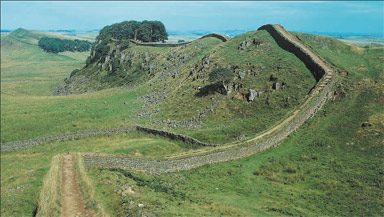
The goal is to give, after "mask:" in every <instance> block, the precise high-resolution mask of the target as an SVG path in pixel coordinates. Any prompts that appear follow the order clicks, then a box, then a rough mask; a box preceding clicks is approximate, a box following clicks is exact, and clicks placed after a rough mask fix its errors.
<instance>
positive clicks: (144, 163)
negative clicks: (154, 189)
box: [83, 25, 338, 173]
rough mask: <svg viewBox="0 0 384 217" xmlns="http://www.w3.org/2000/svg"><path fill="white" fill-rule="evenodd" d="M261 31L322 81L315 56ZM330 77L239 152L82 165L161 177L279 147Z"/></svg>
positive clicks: (316, 103)
mask: <svg viewBox="0 0 384 217" xmlns="http://www.w3.org/2000/svg"><path fill="white" fill-rule="evenodd" d="M261 29H265V30H266V31H268V32H269V33H270V34H271V35H274V36H273V37H274V39H275V40H276V41H277V42H278V43H279V44H281V46H284V47H285V49H287V50H288V51H289V52H292V53H294V54H296V55H297V56H298V57H299V58H300V60H302V61H303V62H305V63H306V65H307V66H308V67H312V68H310V70H311V71H312V72H313V73H314V75H315V76H317V80H320V79H321V78H322V76H323V75H324V74H325V72H326V70H325V69H323V68H322V66H321V65H320V64H319V63H317V62H316V61H314V60H313V59H312V58H311V57H310V56H311V55H315V54H313V53H312V54H309V53H306V52H305V50H304V49H303V48H298V47H297V46H296V45H295V44H294V43H293V42H291V41H290V40H289V39H287V38H285V37H284V36H282V34H280V33H279V32H278V30H276V29H275V28H274V26H272V25H268V26H264V27H262V28H261ZM319 67H320V68H319ZM331 75H332V76H331V77H330V78H329V79H325V80H324V81H322V84H321V85H317V86H316V88H315V89H317V91H314V92H313V93H316V94H314V95H313V97H312V99H311V100H310V101H309V102H308V103H307V104H305V105H303V107H302V108H301V111H299V113H298V114H297V115H296V116H294V117H293V119H292V120H290V121H289V122H288V123H287V124H285V125H284V126H282V127H281V128H278V129H277V130H276V131H275V132H273V133H272V134H271V135H268V136H266V138H263V139H264V140H263V141H262V142H253V143H251V144H247V145H245V146H243V147H240V148H234V149H229V150H224V151H220V152H214V153H210V154H205V155H200V156H192V157H186V158H182V159H176V160H162V161H156V160H147V159H134V158H124V157H114V156H101V155H93V154H83V163H84V165H85V166H87V167H104V168H121V169H133V170H139V171H146V172H151V173H162V172H172V171H180V170H188V169H192V168H196V167H200V166H203V165H207V164H213V163H220V162H226V161H231V160H236V159H240V158H244V157H248V156H251V155H254V154H256V153H258V152H261V151H263V150H266V149H268V148H270V147H273V146H277V145H278V144H280V143H281V142H282V141H283V140H284V139H285V138H286V137H287V136H288V135H289V134H291V133H292V132H294V131H295V130H297V129H298V128H299V127H300V126H301V125H302V124H303V123H304V122H305V121H306V120H307V119H309V118H311V117H313V116H314V115H315V114H316V112H317V111H319V110H320V109H321V107H322V106H323V105H324V104H325V102H326V101H327V100H328V99H329V98H330V97H331V96H332V94H333V88H334V87H335V84H336V83H337V81H338V77H337V76H336V75H335V73H331Z"/></svg>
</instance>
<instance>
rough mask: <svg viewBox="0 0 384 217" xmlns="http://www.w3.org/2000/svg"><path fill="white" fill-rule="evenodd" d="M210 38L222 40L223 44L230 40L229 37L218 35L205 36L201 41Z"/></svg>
mask: <svg viewBox="0 0 384 217" xmlns="http://www.w3.org/2000/svg"><path fill="white" fill-rule="evenodd" d="M208 37H214V38H217V39H220V40H221V41H222V42H227V41H228V40H229V39H230V38H229V37H228V36H225V35H221V34H217V33H211V34H207V35H203V36H201V37H200V38H199V39H203V38H208Z"/></svg>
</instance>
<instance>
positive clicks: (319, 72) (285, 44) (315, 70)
mask: <svg viewBox="0 0 384 217" xmlns="http://www.w3.org/2000/svg"><path fill="white" fill-rule="evenodd" d="M258 30H266V31H268V32H269V34H271V36H272V37H273V38H274V39H275V41H276V42H277V44H278V45H279V46H280V47H281V48H283V49H284V50H286V51H288V52H291V53H293V54H295V55H296V56H297V57H298V58H299V59H300V60H301V61H302V62H303V63H304V64H305V66H306V67H307V68H308V69H309V71H311V73H312V74H313V76H314V77H315V79H316V81H319V80H320V79H321V78H322V77H323V75H324V74H325V73H326V71H325V69H323V68H322V67H321V66H320V65H319V64H318V63H316V62H315V61H313V60H312V58H311V57H310V55H309V54H308V53H306V52H305V51H304V50H303V49H301V48H300V47H298V46H296V45H295V44H293V43H291V42H290V41H289V40H288V39H286V38H285V37H284V36H282V35H281V33H280V32H279V31H278V30H276V29H275V28H274V26H273V25H270V24H268V25H264V26H261V27H260V28H259V29H258Z"/></svg>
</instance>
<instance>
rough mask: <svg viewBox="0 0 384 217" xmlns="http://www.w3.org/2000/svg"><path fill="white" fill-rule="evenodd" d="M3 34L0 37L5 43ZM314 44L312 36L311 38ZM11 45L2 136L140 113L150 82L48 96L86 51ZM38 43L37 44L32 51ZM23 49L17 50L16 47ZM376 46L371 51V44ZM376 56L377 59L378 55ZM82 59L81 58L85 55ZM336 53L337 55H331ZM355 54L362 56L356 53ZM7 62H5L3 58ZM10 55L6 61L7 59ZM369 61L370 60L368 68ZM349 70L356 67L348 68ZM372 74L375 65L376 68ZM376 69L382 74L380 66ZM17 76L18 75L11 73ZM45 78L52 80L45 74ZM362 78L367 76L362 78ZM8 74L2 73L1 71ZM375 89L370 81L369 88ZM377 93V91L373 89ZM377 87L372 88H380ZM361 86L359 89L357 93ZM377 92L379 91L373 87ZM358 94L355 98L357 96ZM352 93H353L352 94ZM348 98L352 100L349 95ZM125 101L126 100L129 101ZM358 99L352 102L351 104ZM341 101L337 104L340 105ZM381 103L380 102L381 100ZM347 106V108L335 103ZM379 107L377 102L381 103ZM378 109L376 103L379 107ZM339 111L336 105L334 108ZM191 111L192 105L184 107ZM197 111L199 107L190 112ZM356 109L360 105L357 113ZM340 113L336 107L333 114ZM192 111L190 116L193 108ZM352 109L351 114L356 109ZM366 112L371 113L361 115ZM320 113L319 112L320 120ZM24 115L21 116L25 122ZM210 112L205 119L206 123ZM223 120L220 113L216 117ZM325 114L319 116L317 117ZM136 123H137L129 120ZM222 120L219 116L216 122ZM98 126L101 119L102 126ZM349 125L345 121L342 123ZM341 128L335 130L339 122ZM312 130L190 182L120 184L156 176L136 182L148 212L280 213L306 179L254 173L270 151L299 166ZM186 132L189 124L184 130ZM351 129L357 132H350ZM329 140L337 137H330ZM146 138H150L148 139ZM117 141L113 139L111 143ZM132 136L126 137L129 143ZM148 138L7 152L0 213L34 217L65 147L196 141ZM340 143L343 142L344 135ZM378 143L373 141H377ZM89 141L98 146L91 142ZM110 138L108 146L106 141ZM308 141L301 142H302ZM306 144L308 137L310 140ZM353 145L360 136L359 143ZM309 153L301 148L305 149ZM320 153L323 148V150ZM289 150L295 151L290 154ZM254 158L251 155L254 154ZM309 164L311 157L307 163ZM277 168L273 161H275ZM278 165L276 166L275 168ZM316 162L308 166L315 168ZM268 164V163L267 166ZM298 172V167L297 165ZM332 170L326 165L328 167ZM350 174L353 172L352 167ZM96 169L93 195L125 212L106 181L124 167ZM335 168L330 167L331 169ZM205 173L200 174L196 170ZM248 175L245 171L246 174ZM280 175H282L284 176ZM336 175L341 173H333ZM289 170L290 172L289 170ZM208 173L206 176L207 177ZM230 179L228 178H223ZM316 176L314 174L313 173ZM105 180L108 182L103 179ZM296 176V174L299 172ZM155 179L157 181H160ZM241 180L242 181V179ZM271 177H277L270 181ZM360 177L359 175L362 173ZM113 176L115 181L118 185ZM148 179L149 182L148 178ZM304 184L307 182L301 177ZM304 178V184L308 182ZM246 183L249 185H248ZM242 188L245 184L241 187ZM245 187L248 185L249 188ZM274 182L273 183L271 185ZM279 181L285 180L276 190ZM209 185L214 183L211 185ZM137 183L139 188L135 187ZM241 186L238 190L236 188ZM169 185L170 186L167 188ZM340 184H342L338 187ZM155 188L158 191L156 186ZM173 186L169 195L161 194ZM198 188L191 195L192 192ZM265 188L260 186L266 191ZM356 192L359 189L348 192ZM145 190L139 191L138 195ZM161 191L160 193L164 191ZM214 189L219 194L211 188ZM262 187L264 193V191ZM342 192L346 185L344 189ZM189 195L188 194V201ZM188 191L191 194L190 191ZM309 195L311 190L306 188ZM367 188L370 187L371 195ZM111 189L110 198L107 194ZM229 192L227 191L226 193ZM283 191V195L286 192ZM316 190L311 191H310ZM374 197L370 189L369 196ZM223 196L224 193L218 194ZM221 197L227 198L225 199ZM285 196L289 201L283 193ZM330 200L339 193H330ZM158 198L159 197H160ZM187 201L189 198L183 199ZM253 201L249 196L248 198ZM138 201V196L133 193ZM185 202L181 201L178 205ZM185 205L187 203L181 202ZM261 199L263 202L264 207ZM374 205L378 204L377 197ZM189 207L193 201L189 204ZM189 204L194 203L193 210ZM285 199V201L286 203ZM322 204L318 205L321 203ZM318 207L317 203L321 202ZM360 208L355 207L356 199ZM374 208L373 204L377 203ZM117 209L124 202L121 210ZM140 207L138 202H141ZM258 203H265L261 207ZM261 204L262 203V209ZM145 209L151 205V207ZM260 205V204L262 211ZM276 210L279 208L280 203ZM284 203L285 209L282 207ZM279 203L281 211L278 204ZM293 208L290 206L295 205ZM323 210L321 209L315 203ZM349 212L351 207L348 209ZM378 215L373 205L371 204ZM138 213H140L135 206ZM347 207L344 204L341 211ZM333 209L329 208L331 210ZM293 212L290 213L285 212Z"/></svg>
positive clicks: (111, 148)
mask: <svg viewBox="0 0 384 217" xmlns="http://www.w3.org/2000/svg"><path fill="white" fill-rule="evenodd" d="M4 38H5V37H2V41H3V39H4ZM310 43H313V42H310ZM13 46H18V47H19V48H18V49H16V50H15V49H13V50H15V53H14V54H13V56H12V53H9V52H11V51H10V50H8V51H7V52H4V51H6V49H5V48H6V46H2V66H1V67H2V76H3V75H5V78H4V79H6V80H12V82H3V83H2V85H1V88H2V90H1V95H2V103H1V110H2V112H1V121H2V127H1V139H2V142H4V141H14V140H20V139H28V138H36V137H41V136H46V135H52V134H56V133H64V132H69V131H77V130H80V129H89V128H101V127H117V126H122V125H127V120H131V118H132V117H133V115H134V114H135V113H137V112H138V109H139V108H140V105H141V103H135V104H134V103H133V101H134V99H135V98H136V96H137V95H139V94H143V93H144V92H146V91H148V86H149V85H144V86H142V87H140V88H139V89H136V90H132V91H122V90H116V89H111V90H104V91H100V92H94V93H87V94H83V95H71V96H65V97H53V96H50V88H51V87H52V86H53V85H54V84H56V83H57V81H56V79H63V78H64V77H66V76H68V74H69V72H70V71H72V70H73V69H74V68H79V67H81V66H82V64H83V62H84V59H85V57H86V55H87V54H84V56H82V55H81V54H79V53H67V54H63V56H51V55H48V54H46V53H44V52H42V51H41V50H36V49H34V48H36V46H28V44H25V43H24V44H21V43H20V41H18V42H17V43H16V42H15V44H14V45H13ZM32 48H33V49H32ZM16 51H17V52H19V55H18V54H17V52H16ZM368 51H371V49H368ZM203 54H204V52H202V53H201V54H199V55H200V56H199V57H197V58H201V57H202V55H203ZM379 54H380V50H379V52H377V53H376V54H374V53H373V54H371V55H370V56H367V62H364V63H362V64H363V65H362V66H363V67H359V68H357V69H358V70H360V71H356V73H354V74H361V75H364V74H363V72H364V69H365V68H364V67H368V65H367V63H368V62H369V63H372V64H377V60H376V59H379V60H380V58H382V56H380V55H379ZM7 55H9V56H11V57H10V58H5V57H6V56H7ZM22 55H25V58H27V59H28V58H29V60H30V61H23V59H22V58H20V59H17V58H18V56H22ZM333 55H334V57H335V60H338V59H337V57H338V55H337V54H333ZM377 56H378V58H377ZM82 58H83V59H82ZM332 58H333V57H332ZM356 58H358V56H356ZM3 61H5V62H3ZM6 61H8V62H6ZM351 64H353V63H352V62H349V61H345V65H341V67H344V68H346V67H350V66H351V67H352V65H351ZM370 67H371V66H370ZM351 73H352V72H351ZM354 74H353V73H352V75H354ZM373 74H375V73H374V70H373ZM376 74H379V73H377V72H376ZM12 75H14V77H12ZM377 77H378V76H376V75H374V76H373V77H372V78H377ZM47 78H48V79H47ZM363 78H364V76H363ZM360 79H361V77H358V76H351V79H350V80H351V82H352V81H353V82H355V80H360ZM2 80H3V77H2ZM19 80H34V82H29V81H28V82H27V81H19ZM369 87H370V86H369ZM375 91H376V90H375ZM375 91H374V92H375ZM359 92H360V90H359V91H358V92H356V94H357V93H359ZM368 95H369V96H375V94H368ZM376 95H377V91H376ZM353 97H355V96H353ZM353 97H352V98H350V99H353ZM362 98H363V99H365V100H367V101H365V102H367V103H368V102H369V101H370V100H373V98H367V97H365V96H362ZM348 99H349V98H348ZM123 102H128V103H127V104H124V103H123ZM344 104H345V105H349V104H351V101H348V100H347V101H345V103H344ZM354 105H355V104H354ZM335 106H337V105H335ZM377 106H380V105H377ZM338 108H342V107H338ZM379 108H380V107H379ZM376 109H378V108H376ZM336 110H337V109H336ZM187 111H192V110H187ZM193 111H194V110H193ZM358 111H359V110H356V112H358ZM334 113H335V114H334V115H336V112H334ZM190 114H192V113H191V112H190ZM351 114H353V113H351ZM364 117H366V116H364ZM319 118H320V117H316V119H315V120H317V119H319ZM341 118H345V117H344V116H341V115H339V116H337V115H336V116H335V117H333V118H332V119H327V120H328V122H329V123H331V122H332V121H335V120H338V119H341ZM20 119H22V120H23V122H21V121H20ZM210 119H211V118H207V120H206V121H207V123H209V120H210ZM219 120H220V119H218V121H219ZM320 120H322V119H321V118H320ZM345 120H346V121H347V122H348V121H349V122H351V123H352V122H353V123H354V121H356V120H352V119H351V120H350V119H347V118H346V119H345ZM323 122H324V121H321V123H319V124H318V125H316V126H318V127H317V129H323V128H324V129H327V128H326V127H327V126H328V125H325V124H324V123H323ZM130 123H131V124H133V123H134V122H130ZM217 123H219V122H217ZM100 125H102V126H101V127H100ZM342 126H345V125H342ZM335 129H336V128H335ZM312 130H313V129H312V128H309V129H307V131H303V132H307V133H303V132H302V131H300V132H299V133H298V136H297V135H296V136H293V138H296V140H288V141H287V142H286V143H284V144H287V145H282V146H281V147H280V148H277V149H273V150H270V151H268V152H265V153H262V154H260V155H257V156H254V157H251V158H247V159H243V160H241V161H234V162H231V163H226V164H220V165H214V166H210V167H204V168H201V169H198V170H192V171H190V172H183V173H180V174H179V175H180V176H182V177H184V178H185V179H186V180H189V181H188V182H187V183H186V184H185V183H184V184H183V182H184V181H180V182H181V183H178V182H177V180H178V179H175V177H173V176H171V177H170V178H169V177H168V178H167V176H161V177H149V176H143V175H142V174H135V176H137V177H139V178H140V179H138V178H135V179H136V181H134V182H133V181H132V180H131V179H127V180H125V179H122V180H120V181H121V182H125V181H127V182H132V184H135V182H139V183H141V184H140V185H141V186H145V185H147V184H148V182H146V180H152V179H154V180H153V184H151V186H149V188H148V187H143V188H141V187H137V189H139V190H138V192H139V194H136V195H135V197H136V196H137V198H138V199H139V200H143V201H145V205H146V207H147V208H148V210H149V211H151V212H152V211H153V210H152V208H154V207H156V206H161V207H163V205H162V204H166V203H167V204H169V206H168V207H169V208H167V209H166V210H164V208H158V209H159V210H162V212H163V213H180V212H181V211H182V209H181V208H180V206H181V207H182V208H185V212H186V213H191V214H192V213H201V214H204V213H212V214H216V215H220V213H224V214H228V215H230V214H236V213H238V214H241V215H243V214H246V213H247V212H248V213H250V214H252V213H256V214H257V213H260V214H265V215H266V214H268V213H269V214H271V215H275V214H276V213H275V212H273V210H276V209H277V208H276V207H273V206H272V201H281V204H283V205H284V206H285V203H286V200H288V199H289V198H290V196H289V193H287V192H290V191H296V189H297V192H300V189H302V185H293V184H291V185H289V186H287V184H282V183H281V181H279V180H280V179H281V178H279V179H277V181H273V178H272V179H271V178H270V177H269V176H270V175H269V174H261V175H259V176H255V175H253V174H252V173H253V172H255V171H257V170H258V168H260V167H259V165H266V166H268V164H270V163H271V162H270V159H268V157H270V156H274V157H279V156H283V155H284V156H285V155H288V156H289V157H288V158H287V159H282V161H288V162H291V161H292V162H291V164H293V165H294V166H297V165H299V164H298V163H297V162H296V161H297V160H295V158H294V156H295V154H296V155H298V154H300V153H302V152H301V151H302V148H303V147H305V146H304V145H305V143H304V145H303V146H300V145H297V143H299V142H298V141H302V140H306V138H307V140H309V139H312V138H313V137H314V136H313V135H314V134H313V131H312ZM180 131H181V132H184V131H185V130H180ZM352 132H353V131H352ZM210 133H212V132H209V131H207V133H206V134H205V135H209V134H210ZM322 135H323V136H322V137H324V138H326V137H328V136H340V137H341V138H344V135H343V134H338V135H334V134H326V133H323V132H322ZM331 138H332V137H331ZM143 139H146V138H143ZM359 139H360V138H357V139H356V141H360V140H359ZM111 141H113V142H111ZM127 141H129V142H127ZM152 141H153V143H152V142H151V143H150V144H148V145H146V146H141V144H142V143H141V142H139V141H137V138H131V137H130V136H129V135H128V136H116V137H96V138H94V139H90V138H89V139H82V140H76V141H67V142H64V143H51V144H48V145H43V146H40V147H36V148H33V149H29V150H25V151H18V152H14V153H9V154H3V153H2V156H1V169H2V172H1V173H2V175H1V186H2V192H1V193H2V197H1V202H2V203H1V206H2V209H1V210H2V214H3V215H12V216H21V215H24V216H25V215H31V214H32V212H33V211H34V209H35V207H36V201H37V198H38V194H39V188H40V187H41V184H42V180H43V177H44V175H45V174H46V172H47V171H48V169H49V168H48V165H49V162H50V161H51V159H52V157H53V155H55V154H57V153H63V152H68V151H92V152H102V153H117V154H127V153H128V154H130V155H134V154H135V153H136V152H140V154H141V155H143V156H147V157H153V158H158V157H161V156H163V155H166V154H169V153H171V152H172V153H173V152H179V151H185V150H188V149H190V148H193V147H183V146H180V145H179V144H174V143H173V144H170V143H169V142H167V141H162V140H161V139H160V141H159V140H158V139H156V138H155V139H154V140H152ZM340 141H341V140H340ZM374 141H376V140H374ZM89 144H95V145H93V146H90V145H89ZM105 144H108V145H105ZM301 144H303V143H301ZM308 144H309V143H308ZM355 144H356V142H355ZM303 153H304V152H303ZM321 153H322V152H320V155H321ZM289 154H291V155H292V154H293V155H292V156H291V155H289ZM339 154H340V152H334V153H330V156H331V157H332V156H333V157H334V158H341V157H340V155H339ZM366 156H367V155H358V156H356V155H355V154H354V153H353V152H352V153H351V158H352V157H355V158H357V159H359V160H360V161H358V162H363V161H365V160H366V159H367V157H366ZM252 159H253V160H252ZM238 162H244V165H243V166H242V167H241V168H243V167H244V168H245V169H239V168H238V167H237V165H239V163H238ZM320 162H321V163H325V165H329V163H328V161H326V160H325V161H314V165H312V166H313V167H315V168H316V166H317V165H318V164H320ZM343 162H344V161H342V166H346V167H347V166H348V164H347V162H345V163H343ZM366 163H367V165H369V166H371V167H374V166H372V165H374V164H375V163H377V160H376V158H372V161H371V162H369V161H366ZM306 164H307V163H306ZM275 166H276V165H275ZM275 166H273V167H275ZM312 166H311V167H312ZM232 167H233V168H235V169H231V171H230V172H229V173H228V171H226V170H225V169H226V168H227V169H228V168H232ZM267 168H268V167H267ZM293 170H294V169H293ZM196 171H199V173H197V175H194V173H196ZM284 171H285V168H282V169H280V170H278V171H277V172H276V173H277V175H275V176H277V177H280V176H282V177H284V176H283V175H284ZM327 172H328V173H329V171H327ZM348 172H349V171H348ZM357 172H359V173H360V175H361V176H360V177H362V178H363V177H367V176H368V175H371V173H372V172H371V170H363V169H359V170H357ZM91 173H92V174H98V175H100V177H102V178H101V179H97V180H94V181H95V182H97V189H96V191H97V192H96V193H97V194H98V195H99V196H100V195H103V194H102V192H104V193H105V194H106V195H104V196H105V198H101V200H104V201H106V200H107V202H106V204H108V205H107V209H108V210H109V211H110V212H111V211H114V210H115V211H117V212H121V211H122V209H123V208H121V207H122V206H121V203H122V202H124V201H126V202H129V201H127V200H130V199H129V198H128V197H125V198H120V197H118V196H116V194H115V193H113V190H114V189H113V188H115V187H117V186H116V185H112V184H111V183H109V184H107V185H106V182H110V181H108V176H109V179H110V180H112V179H113V177H115V175H118V176H121V174H120V173H116V172H111V171H91ZM230 173H231V174H235V173H236V174H237V173H239V174H238V175H236V176H233V178H231V176H229V175H228V174H230ZM331 173H332V171H331ZM199 174H200V175H199ZM244 174H245V175H244ZM282 174H283V175H282ZM333 174H336V172H333ZM104 175H105V176H107V178H105V179H104V178H103V176H104ZM288 175H289V174H288ZM202 177H203V178H202ZM249 177H251V178H250V179H251V180H257V182H256V183H255V184H253V182H250V180H249V179H248V178H249ZM227 178H228V179H230V180H226V179H227ZM315 178H316V177H315ZM106 179H107V180H106ZM163 179H164V180H165V181H166V183H168V182H169V183H171V184H170V185H169V186H168V187H166V188H164V187H161V186H163V185H160V184H158V183H159V182H160V183H161V180H163ZM218 179H223V182H220V183H218V182H217V180H218ZM290 179H293V180H294V179H295V174H294V178H290ZM156 180H158V181H156ZM237 180H239V181H237ZM270 180H272V181H270ZM319 180H320V181H322V180H326V179H325V178H324V177H322V176H320V178H319ZM357 180H358V181H360V180H361V179H360V178H359V179H357ZM371 181H372V180H366V181H364V182H363V185H364V186H365V183H371ZM114 182H115V181H113V183H114ZM173 182H177V183H174V184H177V185H178V186H182V187H181V189H179V188H178V187H177V188H176V187H175V188H174V187H172V183H173ZM143 183H144V184H143ZM239 183H240V184H239ZM301 183H303V182H301ZM305 183H307V182H304V185H305ZM200 184H204V185H207V187H206V188H201V185H200ZM247 184H248V185H247ZM253 185H255V186H260V189H262V188H263V187H265V188H266V189H268V188H269V189H270V190H269V191H270V192H275V193H274V196H273V195H272V196H270V195H269V194H268V195H266V194H261V195H259V196H258V197H257V196H256V195H257V194H256V193H257V190H256V191H253V190H252V188H249V186H253ZM241 186H245V187H244V188H243V187H241ZM246 186H248V187H246ZM271 186H272V187H271ZM275 186H280V188H277V190H276V191H275V190H274V189H275ZM308 186H309V187H308V189H310V190H308V192H312V190H313V187H311V185H310V184H308ZM211 187H212V189H211ZM216 187H218V189H223V188H225V187H228V188H230V189H232V190H231V191H228V192H229V193H228V192H224V193H220V194H219V192H217V191H218V190H216V189H215V188H216ZM135 188H136V187H135ZM239 188H240V190H239ZM285 188H287V189H291V190H290V191H287V190H286V191H283V190H284V189H285ZM167 189H168V190H167ZM249 189H251V190H252V191H251V192H253V193H251V194H248V193H247V192H248V191H249ZM339 190H340V189H339ZM365 190H366V191H367V192H373V191H375V190H376V188H375V186H373V187H372V188H370V189H365ZM156 191H160V193H159V192H156ZM164 191H165V192H168V193H164ZM195 191H196V192H197V193H193V192H195ZM261 191H262V190H261ZM280 191H282V192H285V194H284V195H285V197H282V199H281V200H279V198H281V197H280V196H281V194H280ZM319 191H320V192H324V190H321V189H320V190H319ZM351 191H352V192H355V190H351ZM140 192H141V193H140ZM161 192H163V193H161ZM214 192H217V193H214ZM262 192H264V191H262ZM339 192H340V194H342V193H343V192H344V191H339ZM184 194H186V195H187V198H190V199H184V198H185V196H183V195H184ZM189 194H191V195H189ZM308 194H309V193H308ZM369 194H370V193H369ZM107 195H109V196H107ZM225 195H229V196H225ZM284 195H283V196H284ZM295 195H296V196H297V197H291V198H292V199H293V200H297V201H300V200H298V199H297V198H299V199H300V197H299V196H298V195H299V193H298V194H295ZM309 195H311V194H309ZM368 196H369V195H368ZM220 198H221V199H220ZM222 198H224V199H222ZM284 198H285V199H284ZM333 198H337V197H335V196H333ZM372 198H375V196H374V195H373V196H372V195H371V196H369V199H371V200H372ZM158 200H159V201H158ZM182 201H186V202H182ZM246 201H251V202H246ZM135 202H138V201H136V199H135ZM257 202H259V205H258V206H256V208H257V209H254V208H252V207H254V205H255V204H257ZM304 202H305V200H304V199H302V200H301V203H302V204H299V205H295V207H294V208H292V207H291V208H289V209H288V211H287V212H293V213H298V211H297V210H296V209H298V208H299V209H304V211H303V213H318V211H316V209H317V208H316V209H315V208H313V209H315V211H312V208H311V209H309V208H306V206H307V205H308V204H307V205H306V204H305V203H304ZM179 203H180V205H179ZM182 204H184V205H182ZM263 204H264V205H263ZM265 204H267V205H268V204H269V205H268V206H269V207H272V208H271V210H272V211H268V210H267V211H265V209H264V208H265V207H267V208H268V206H267V205H265ZM376 204H377V202H376ZM187 205H188V206H187ZM189 205H190V206H191V207H190V208H188V207H189ZM283 205H281V206H282V207H284V206H283ZM320 205H321V204H320ZM320 205H319V207H320ZM355 206H356V207H359V206H358V205H355ZM374 206H376V205H374ZM119 207H120V208H119ZM135 207H137V203H136V206H135ZM260 207H261V208H260ZM263 207H264V208H263ZM147 208H146V209H147ZM259 208H260V209H259ZM278 208H279V207H278ZM280 208H281V207H280ZM280 208H279V209H280ZM292 209H293V210H292ZM317 210H319V209H317ZM345 210H346V209H345ZM370 210H373V211H372V212H367V213H374V211H375V207H373V208H371V209H370ZM136 211H138V210H137V209H136ZM341 211H343V210H341ZM328 213H331V212H328ZM285 214H288V213H285Z"/></svg>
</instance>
